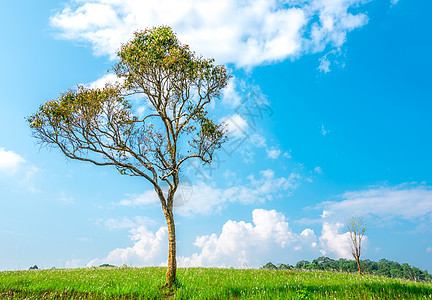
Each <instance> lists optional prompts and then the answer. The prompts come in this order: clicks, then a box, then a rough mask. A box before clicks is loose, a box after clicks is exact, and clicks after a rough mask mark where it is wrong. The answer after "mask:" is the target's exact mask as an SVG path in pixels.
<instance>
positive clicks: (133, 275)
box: [0, 268, 432, 299]
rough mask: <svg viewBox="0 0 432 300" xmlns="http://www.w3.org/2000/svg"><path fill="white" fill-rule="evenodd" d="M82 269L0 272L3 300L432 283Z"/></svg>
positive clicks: (376, 291)
mask: <svg viewBox="0 0 432 300" xmlns="http://www.w3.org/2000/svg"><path fill="white" fill-rule="evenodd" d="M177 274H178V282H179V284H178V286H177V288H176V289H175V290H173V291H169V290H167V289H161V287H162V286H163V284H164V280H165V269H164V268H86V269H53V270H38V271H7V272H0V298H2V299H5V298H6V299H7V298H9V299H161V298H171V299H432V284H431V283H415V282H410V281H406V280H401V279H390V278H384V277H374V276H368V275H363V276H360V275H357V274H345V273H333V272H322V271H315V272H307V271H306V272H301V271H271V270H254V269H247V270H236V269H208V268H187V269H183V268H182V269H178V273H177Z"/></svg>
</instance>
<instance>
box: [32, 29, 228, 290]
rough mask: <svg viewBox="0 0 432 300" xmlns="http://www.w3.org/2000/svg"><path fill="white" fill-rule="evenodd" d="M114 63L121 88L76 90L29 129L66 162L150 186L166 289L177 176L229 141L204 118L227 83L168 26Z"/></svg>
mask: <svg viewBox="0 0 432 300" xmlns="http://www.w3.org/2000/svg"><path fill="white" fill-rule="evenodd" d="M117 55H118V58H119V62H118V63H117V64H115V65H114V67H113V70H114V72H115V73H116V75H117V76H118V79H119V80H118V82H119V83H116V84H107V85H106V86H105V87H104V88H102V89H97V88H95V89H89V88H86V87H83V86H78V88H77V90H70V91H68V92H65V93H63V94H61V95H60V97H59V98H58V99H55V100H52V101H48V102H46V103H45V104H44V105H41V106H40V108H39V110H38V111H37V112H36V113H35V114H34V115H32V116H30V117H29V118H28V121H29V123H30V127H31V128H32V131H33V134H34V136H35V137H36V138H37V139H38V141H39V142H40V143H41V144H43V145H48V146H53V147H56V148H59V149H60V150H61V151H62V152H63V153H64V155H66V157H68V158H70V159H77V160H81V161H86V162H90V163H93V164H95V165H98V166H114V167H115V168H117V170H118V171H119V172H120V173H121V174H123V175H129V176H140V177H143V178H145V179H146V180H147V181H148V182H150V183H151V185H152V186H153V188H154V190H155V192H156V194H157V196H158V198H159V200H160V203H161V206H162V210H163V213H164V215H165V218H166V222H167V226H168V235H169V250H168V251H169V252H168V270H167V273H166V280H167V285H168V286H171V285H172V284H173V283H174V282H175V277H176V269H177V263H176V236H175V224H174V213H173V204H174V195H175V193H176V191H177V188H178V186H179V181H180V176H179V175H180V171H181V169H182V167H184V166H185V162H186V161H187V160H189V159H199V160H201V161H202V162H203V163H211V162H212V157H213V153H214V151H215V150H216V149H217V148H220V146H221V144H222V143H223V142H224V141H225V140H226V136H225V129H224V127H223V125H221V124H216V123H215V122H213V121H212V119H210V118H209V117H208V116H207V111H206V106H207V105H208V104H210V102H212V101H214V100H215V99H218V98H219V97H220V94H221V90H222V89H223V88H224V87H225V86H226V84H227V80H228V79H229V75H228V74H227V71H226V69H225V68H224V67H223V66H217V65H215V64H214V60H213V59H205V58H203V57H201V56H198V55H196V54H195V53H194V52H192V51H191V50H190V49H189V47H188V46H187V45H184V44H182V43H180V41H179V40H178V38H177V37H176V35H175V34H174V33H173V31H172V30H171V28H169V27H166V26H161V27H156V28H152V29H147V30H144V31H139V32H136V33H135V34H134V37H133V39H132V40H130V41H129V42H128V43H126V44H124V45H122V46H121V49H120V50H119V51H118V53H117ZM131 95H135V96H134V100H133V101H132V100H130V97H129V96H131ZM136 96H140V99H141V104H142V105H144V104H145V105H146V106H147V108H146V110H145V112H146V113H145V114H144V115H142V114H141V115H140V114H137V113H136ZM162 185H167V186H168V191H164V190H163V189H162Z"/></svg>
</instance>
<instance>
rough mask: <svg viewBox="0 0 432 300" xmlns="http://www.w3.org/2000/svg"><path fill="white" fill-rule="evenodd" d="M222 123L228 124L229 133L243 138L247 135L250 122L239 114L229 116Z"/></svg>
mask: <svg viewBox="0 0 432 300" xmlns="http://www.w3.org/2000/svg"><path fill="white" fill-rule="evenodd" d="M220 123H224V124H226V126H227V129H228V134H229V135H232V136H233V137H235V138H241V137H244V136H246V135H247V127H248V122H247V121H246V120H245V119H244V118H243V117H242V116H240V115H239V114H234V115H232V116H228V117H226V118H224V119H222V120H220Z"/></svg>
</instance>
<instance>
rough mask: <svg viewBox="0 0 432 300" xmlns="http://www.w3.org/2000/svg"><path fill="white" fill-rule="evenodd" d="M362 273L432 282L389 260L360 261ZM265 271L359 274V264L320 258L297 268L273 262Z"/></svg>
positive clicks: (416, 270) (423, 273) (424, 273)
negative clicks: (322, 271) (314, 271)
mask: <svg viewBox="0 0 432 300" xmlns="http://www.w3.org/2000/svg"><path fill="white" fill-rule="evenodd" d="M360 265H361V267H362V271H363V272H364V273H365V274H372V275H380V276H386V277H390V278H402V279H409V280H412V281H424V282H432V275H431V274H429V273H428V272H427V271H422V270H420V269H419V268H416V267H413V266H410V265H409V264H407V263H404V264H400V263H398V262H394V261H391V260H387V259H381V260H379V261H378V262H374V261H371V260H369V259H365V260H360ZM262 268H263V269H273V270H286V269H297V270H324V271H339V272H348V273H355V272H358V268H357V263H356V262H355V261H354V260H348V259H343V258H341V259H339V260H334V259H331V258H329V257H324V256H321V257H318V258H317V259H314V260H313V261H312V262H309V261H307V260H302V261H299V262H298V263H297V264H296V265H295V267H293V266H290V265H286V264H280V265H279V266H275V265H274V264H272V263H271V262H269V263H267V264H266V265H264V266H263V267H262Z"/></svg>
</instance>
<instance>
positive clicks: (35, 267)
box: [29, 265, 39, 270]
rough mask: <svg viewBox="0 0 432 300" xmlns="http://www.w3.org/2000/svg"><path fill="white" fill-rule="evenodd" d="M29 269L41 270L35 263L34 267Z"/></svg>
mask: <svg viewBox="0 0 432 300" xmlns="http://www.w3.org/2000/svg"><path fill="white" fill-rule="evenodd" d="M29 270H39V268H38V266H36V265H34V266H33V267H30V268H29Z"/></svg>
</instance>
